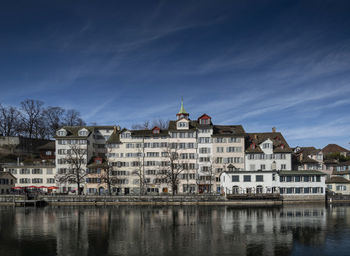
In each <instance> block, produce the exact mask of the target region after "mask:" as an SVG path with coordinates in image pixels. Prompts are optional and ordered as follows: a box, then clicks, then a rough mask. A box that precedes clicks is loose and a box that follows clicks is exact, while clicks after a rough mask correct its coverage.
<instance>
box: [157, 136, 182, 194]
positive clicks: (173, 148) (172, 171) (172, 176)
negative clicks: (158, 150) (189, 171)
mask: <svg viewBox="0 0 350 256" xmlns="http://www.w3.org/2000/svg"><path fill="white" fill-rule="evenodd" d="M176 144H177V143H170V144H169V145H168V147H167V148H166V149H165V151H164V152H165V154H166V157H165V158H166V160H167V162H168V164H167V166H163V165H162V166H160V168H161V170H160V172H159V176H160V178H161V179H162V180H165V181H166V183H167V184H168V185H170V186H171V190H172V195H173V196H174V195H175V194H176V193H177V191H178V185H179V183H180V178H181V174H182V173H183V171H184V170H185V168H184V164H185V163H184V160H183V159H181V158H180V156H179V152H178V150H177V145H176Z"/></svg>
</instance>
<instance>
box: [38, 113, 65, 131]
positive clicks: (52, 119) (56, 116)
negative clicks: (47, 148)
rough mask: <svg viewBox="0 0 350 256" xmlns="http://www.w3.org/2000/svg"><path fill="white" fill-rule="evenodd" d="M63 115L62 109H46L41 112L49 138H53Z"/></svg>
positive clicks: (60, 124)
mask: <svg viewBox="0 0 350 256" xmlns="http://www.w3.org/2000/svg"><path fill="white" fill-rule="evenodd" d="M63 115H64V109H63V108H61V107H48V108H46V109H45V110H44V111H43V116H44V119H45V126H46V129H47V130H48V135H49V137H52V136H54V134H55V132H56V131H57V130H58V129H59V128H60V127H61V126H62V119H63Z"/></svg>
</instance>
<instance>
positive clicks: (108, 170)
mask: <svg viewBox="0 0 350 256" xmlns="http://www.w3.org/2000/svg"><path fill="white" fill-rule="evenodd" d="M115 168H116V167H115V166H112V165H110V163H106V164H105V165H104V166H103V168H102V169H101V172H100V174H99V175H98V179H99V181H100V184H106V185H107V189H108V195H109V196H111V195H112V188H113V187H114V186H115V185H116V184H118V181H119V178H118V174H117V172H118V171H117V170H116V169H115Z"/></svg>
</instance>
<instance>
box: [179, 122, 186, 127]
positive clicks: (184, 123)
mask: <svg viewBox="0 0 350 256" xmlns="http://www.w3.org/2000/svg"><path fill="white" fill-rule="evenodd" d="M179 127H187V123H186V122H179Z"/></svg>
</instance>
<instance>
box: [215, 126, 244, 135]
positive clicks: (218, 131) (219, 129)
mask: <svg viewBox="0 0 350 256" xmlns="http://www.w3.org/2000/svg"><path fill="white" fill-rule="evenodd" d="M233 136H245V131H244V129H243V127H242V125H214V126H213V137H233Z"/></svg>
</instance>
